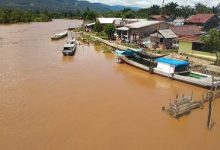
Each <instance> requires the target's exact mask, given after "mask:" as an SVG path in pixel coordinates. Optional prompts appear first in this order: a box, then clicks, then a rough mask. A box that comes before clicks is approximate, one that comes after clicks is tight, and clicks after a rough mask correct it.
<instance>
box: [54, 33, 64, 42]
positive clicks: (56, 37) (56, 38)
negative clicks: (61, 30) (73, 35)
mask: <svg viewBox="0 0 220 150" xmlns="http://www.w3.org/2000/svg"><path fill="white" fill-rule="evenodd" d="M67 35H68V33H65V34H62V35H57V36H52V37H51V40H59V39H62V38H64V37H66V36H67Z"/></svg>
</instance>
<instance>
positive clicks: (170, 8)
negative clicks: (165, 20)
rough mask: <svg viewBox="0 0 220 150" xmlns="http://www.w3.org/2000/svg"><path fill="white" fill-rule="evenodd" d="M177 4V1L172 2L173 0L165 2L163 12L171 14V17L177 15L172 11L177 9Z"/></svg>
mask: <svg viewBox="0 0 220 150" xmlns="http://www.w3.org/2000/svg"><path fill="white" fill-rule="evenodd" d="M178 6H179V5H178V4H177V3H174V2H170V3H168V4H166V5H165V12H166V14H167V15H169V16H171V17H173V18H175V17H176V16H177V14H176V13H174V12H176V11H177V7H178Z"/></svg>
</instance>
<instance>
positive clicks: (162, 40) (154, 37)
mask: <svg viewBox="0 0 220 150" xmlns="http://www.w3.org/2000/svg"><path fill="white" fill-rule="evenodd" d="M177 38H178V37H177V35H176V34H175V33H174V32H173V31H172V30H171V29H163V30H159V31H158V32H155V33H153V34H151V35H150V41H151V48H156V47H154V45H155V46H157V47H159V48H160V49H172V48H174V46H173V44H176V41H177Z"/></svg>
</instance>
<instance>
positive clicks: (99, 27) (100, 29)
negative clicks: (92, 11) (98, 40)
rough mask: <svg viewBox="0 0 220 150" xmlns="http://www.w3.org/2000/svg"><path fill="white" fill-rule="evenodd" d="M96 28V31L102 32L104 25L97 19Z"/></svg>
mask: <svg viewBox="0 0 220 150" xmlns="http://www.w3.org/2000/svg"><path fill="white" fill-rule="evenodd" d="M94 30H95V31H96V32H101V31H102V30H103V27H102V25H101V24H100V22H99V21H96V23H95V27H94Z"/></svg>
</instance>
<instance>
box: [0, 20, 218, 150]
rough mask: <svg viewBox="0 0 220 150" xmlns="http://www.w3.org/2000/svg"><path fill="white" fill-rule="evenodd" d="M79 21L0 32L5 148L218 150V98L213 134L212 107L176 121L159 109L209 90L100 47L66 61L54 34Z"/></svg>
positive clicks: (1, 140)
mask: <svg viewBox="0 0 220 150" xmlns="http://www.w3.org/2000/svg"><path fill="white" fill-rule="evenodd" d="M80 23H81V22H80V21H78V20H54V21H53V22H48V23H31V24H15V25H1V26H0V149H1V150H146V149H152V150H160V149H164V150H170V149H176V150H189V149H193V150H219V149H220V143H219V139H220V109H219V108H220V99H218V100H217V101H216V102H215V108H214V114H213V118H214V121H215V122H216V124H215V125H214V128H213V130H212V131H211V132H210V131H208V130H207V129H206V121H207V104H206V105H205V108H204V109H203V110H201V109H198V110H194V111H193V112H192V114H191V115H189V116H185V117H183V118H181V119H179V120H176V119H173V118H171V117H170V116H169V115H167V114H166V113H164V112H162V111H161V107H162V106H167V105H168V104H169V99H170V98H174V97H175V95H176V93H185V94H190V93H191V91H193V93H194V97H195V98H196V99H199V98H201V95H202V93H203V92H205V91H206V90H205V89H202V88H199V87H196V86H192V85H188V84H185V83H181V82H178V81H172V80H170V79H168V78H165V77H160V76H157V75H151V74H149V73H147V72H144V71H142V70H139V69H136V68H133V67H131V66H128V65H126V64H117V63H115V58H114V56H113V54H110V53H103V47H100V46H93V45H79V46H78V47H77V52H76V54H75V56H73V57H63V56H62V53H61V50H62V47H63V44H64V42H65V39H63V40H59V41H51V40H50V36H51V35H53V34H54V33H57V32H60V31H63V29H66V28H68V27H69V26H73V25H74V26H78V25H80Z"/></svg>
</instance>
